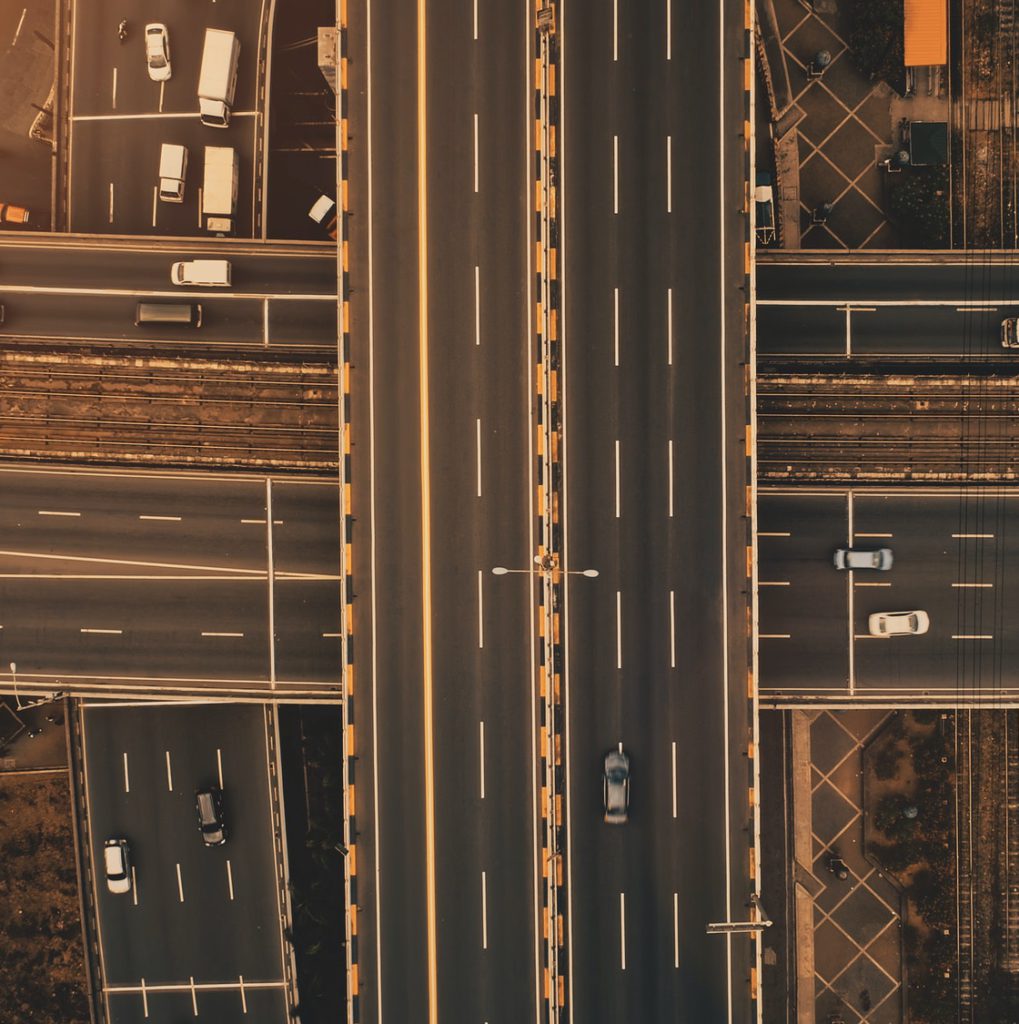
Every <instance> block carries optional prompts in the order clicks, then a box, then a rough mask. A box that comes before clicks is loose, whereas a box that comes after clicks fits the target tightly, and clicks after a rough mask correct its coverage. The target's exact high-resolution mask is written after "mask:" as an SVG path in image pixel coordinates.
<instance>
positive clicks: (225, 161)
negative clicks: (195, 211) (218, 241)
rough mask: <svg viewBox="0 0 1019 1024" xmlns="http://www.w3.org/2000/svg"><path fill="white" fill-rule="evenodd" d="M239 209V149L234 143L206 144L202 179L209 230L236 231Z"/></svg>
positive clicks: (205, 223) (203, 216)
mask: <svg viewBox="0 0 1019 1024" xmlns="http://www.w3.org/2000/svg"><path fill="white" fill-rule="evenodd" d="M236 210H237V150H236V149H234V148H233V146H206V147H205V177H204V179H203V181H202V224H203V226H204V227H205V230H206V231H212V232H214V233H215V234H219V235H230V234H233V230H234V213H235V212H236Z"/></svg>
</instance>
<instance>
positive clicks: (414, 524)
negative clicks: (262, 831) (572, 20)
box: [350, 0, 544, 1024]
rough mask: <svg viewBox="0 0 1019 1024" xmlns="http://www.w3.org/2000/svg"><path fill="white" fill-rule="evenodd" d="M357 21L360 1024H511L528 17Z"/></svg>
mask: <svg viewBox="0 0 1019 1024" xmlns="http://www.w3.org/2000/svg"><path fill="white" fill-rule="evenodd" d="M475 12H476V13H475ZM350 14H351V25H350V50H351V55H352V59H351V64H350V69H351V81H350V95H351V97H352V109H351V112H350V120H351V134H352V136H353V137H354V138H360V139H363V140H366V143H365V145H364V146H363V147H362V148H361V149H360V151H358V152H355V153H353V154H352V161H351V203H352V206H353V208H354V209H355V211H357V212H356V213H355V216H354V218H353V220H352V221H351V230H352V237H351V264H352V266H354V267H358V268H362V269H361V275H360V278H359V283H358V285H357V286H356V288H355V291H354V293H353V295H352V297H351V330H352V340H353V356H352V363H353V366H354V370H353V377H352V382H351V391H352V407H353V425H352V439H353V480H354V487H353V508H352V513H353V516H354V535H353V557H354V584H355V592H356V598H355V601H354V644H355V651H356V655H355V657H356V665H357V678H358V680H359V684H358V685H359V689H358V698H357V701H358V704H357V709H358V710H357V716H358V736H359V751H358V753H359V761H358V765H357V806H358V816H359V818H358V820H359V829H360V833H361V834H360V837H359V840H358V904H359V908H360V912H359V915H358V960H359V979H360V987H359V1012H360V1015H361V1019H362V1020H364V1021H383V1020H388V1021H411V1020H414V1021H431V1022H433V1024H435V1022H438V1021H489V1022H491V1024H496V1022H507V1024H510V1022H512V1024H520V1022H523V1021H528V1020H531V1021H536V1020H538V1019H540V1017H541V1013H542V1000H543V998H544V994H543V983H542V973H541V971H542V966H543V963H542V957H541V927H542V926H541V922H540V919H539V917H538V896H537V886H538V884H539V880H540V878H541V874H542V867H541V865H540V864H539V863H538V862H539V854H538V851H537V849H536V846H537V827H538V815H539V810H538V808H539V805H538V794H537V791H536V770H537V761H538V753H537V740H536V728H535V716H536V709H537V706H538V704H537V686H536V681H535V650H536V648H535V641H536V638H535V630H536V614H535V607H534V591H535V588H534V585H533V583H532V578H531V576H530V574H529V571H528V570H529V569H530V568H531V567H532V557H533V555H534V551H535V546H534V535H533V531H534V516H533V512H532V502H533V500H534V494H535V490H534V486H533V482H532V481H533V466H534V459H533V451H532V436H533V435H532V424H533V422H534V421H533V411H532V406H533V400H532V399H533V388H534V383H533V382H534V376H533V372H534V371H533V367H534V354H533V345H532V340H531V338H532V329H531V316H532V306H531V284H530V281H531V274H530V262H529V261H530V259H531V253H532V241H531V239H530V237H529V232H530V231H531V225H532V223H533V212H532V210H533V173H534V172H533V162H532V160H533V157H532V154H533V145H534V136H533V120H532V107H531V105H532V103H533V80H532V75H533V63H532V59H531V56H532V55H531V52H530V50H531V37H532V33H533V20H532V19H533V12H532V9H531V6H530V5H529V4H525V3H516V4H503V3H479V4H478V5H477V6H476V8H474V9H472V7H471V5H469V4H468V5H464V4H461V3H452V2H445V0H441V2H437V3H432V2H429V3H428V4H427V5H425V4H423V3H422V4H419V5H418V8H417V11H416V13H415V9H414V5H413V4H407V3H403V2H393V0H371V2H370V3H368V4H366V5H351V8H350ZM396 68H400V69H402V73H400V74H394V69H396ZM362 211H363V214H364V215H363V216H362V215H361V212H362ZM499 566H501V567H505V568H511V569H517V570H523V572H522V573H521V574H517V575H513V574H508V575H504V576H493V575H492V572H491V570H492V569H493V568H495V567H499ZM364 821H367V822H369V825H367V826H365V825H362V824H361V822H364Z"/></svg>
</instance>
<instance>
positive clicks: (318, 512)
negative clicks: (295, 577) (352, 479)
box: [272, 478, 342, 575]
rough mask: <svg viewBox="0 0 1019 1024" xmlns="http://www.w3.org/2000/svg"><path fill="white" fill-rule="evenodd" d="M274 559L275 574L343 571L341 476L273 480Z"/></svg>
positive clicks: (334, 572) (333, 572) (333, 573)
mask: <svg viewBox="0 0 1019 1024" xmlns="http://www.w3.org/2000/svg"><path fill="white" fill-rule="evenodd" d="M272 518H273V531H272V562H273V566H274V568H275V571H276V574H277V575H280V574H282V573H298V572H300V573H328V574H332V575H335V574H336V573H338V572H339V571H340V533H341V530H342V521H341V518H340V486H339V481H338V480H333V481H322V482H315V483H305V482H304V481H293V480H286V479H281V478H277V479H274V480H273V482H272Z"/></svg>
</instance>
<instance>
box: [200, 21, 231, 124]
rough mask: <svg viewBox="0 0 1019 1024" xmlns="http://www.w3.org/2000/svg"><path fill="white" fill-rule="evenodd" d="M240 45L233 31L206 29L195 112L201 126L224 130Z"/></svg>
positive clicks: (228, 120)
mask: <svg viewBox="0 0 1019 1024" xmlns="http://www.w3.org/2000/svg"><path fill="white" fill-rule="evenodd" d="M240 53H241V44H240V42H239V40H238V39H237V36H236V35H235V34H234V33H233V32H226V31H224V30H223V29H220V28H207V29H206V30H205V47H204V49H203V50H202V70H201V72H200V73H199V76H198V113H199V116H200V117H201V119H202V124H207V125H209V127H210V128H226V126H227V125H228V124H229V123H230V108H231V107H232V106H233V102H234V93H235V92H236V91H237V59H238V57H239V56H240Z"/></svg>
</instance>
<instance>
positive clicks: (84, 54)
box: [71, 0, 265, 121]
mask: <svg viewBox="0 0 1019 1024" xmlns="http://www.w3.org/2000/svg"><path fill="white" fill-rule="evenodd" d="M131 6H132V5H128V7H126V8H122V10H121V11H120V12H118V13H113V12H111V13H109V14H107V15H104V16H100V17H96V16H94V15H93V14H88V15H86V16H79V10H78V8H77V7H76V8H75V10H74V23H73V28H72V30H73V39H72V45H73V48H74V66H73V72H74V88H73V89H72V92H71V95H72V99H73V103H74V106H73V109H72V116H74V117H82V116H94V115H97V114H108V113H110V111H111V104H110V98H111V82H112V77H113V72H112V68H114V67H116V68H117V69H118V73H117V77H118V79H120V80H121V88H120V89H118V96H117V108H116V109H117V113H121V114H125V113H151V112H153V111H154V110H156V109H158V103H159V83H158V82H152V81H151V80H150V79H149V76H148V70H147V67H146V63H145V42H144V30H145V24H146V23H147V22H152V21H156V22H162V23H163V24H165V25H166V27H167V30H168V32H169V36H170V62H171V65H172V76H171V78H170V80H169V81H168V82H167V83H166V88H165V90H164V93H163V109H164V110H166V111H177V112H187V111H194V116H195V120H196V121H197V120H198V93H197V87H198V76H199V71H200V68H201V63H202V47H203V45H204V41H205V29H206V28H221V29H227V30H229V31H231V32H235V33H236V34H237V38H238V40H239V41H240V44H241V53H240V60H239V62H238V71H237V91H236V94H235V97H234V109H235V110H253V109H255V100H256V90H257V71H258V41H259V36H260V27H261V24H262V22H263V21H264V20H265V3H264V0H263V2H262V3H260V4H259V5H258V6H257V7H256V6H255V5H253V4H251V3H250V2H245V0H217V2H216V3H215V5H212V6H205V5H203V6H202V8H201V9H195V10H194V11H192V10H190V9H187V8H182V7H181V6H180V4H177V3H174V2H173V0H146V2H145V4H144V9H142V6H141V5H138V7H137V8H136V9H135V10H132V9H131ZM85 10H86V11H88V10H89V9H88V8H85ZM125 16H126V19H127V22H128V37H127V39H126V40H125V41H124V42H121V41H120V39H119V37H118V35H117V26H118V25H119V23H120V20H121V18H123V17H125Z"/></svg>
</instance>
